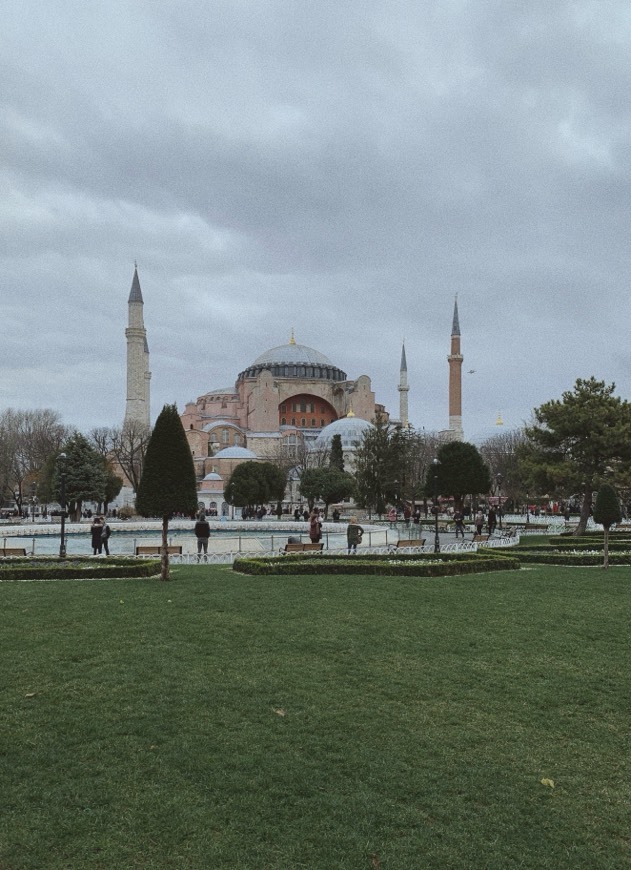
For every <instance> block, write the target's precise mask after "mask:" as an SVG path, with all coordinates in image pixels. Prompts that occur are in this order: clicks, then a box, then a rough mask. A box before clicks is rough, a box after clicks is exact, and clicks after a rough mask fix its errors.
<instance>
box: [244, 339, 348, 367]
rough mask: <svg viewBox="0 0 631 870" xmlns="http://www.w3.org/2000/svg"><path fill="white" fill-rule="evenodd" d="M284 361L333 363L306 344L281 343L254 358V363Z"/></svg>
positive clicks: (264, 363) (280, 362)
mask: <svg viewBox="0 0 631 870" xmlns="http://www.w3.org/2000/svg"><path fill="white" fill-rule="evenodd" d="M282 363H294V364H295V363H298V364H301V363H302V364H303V365H316V366H331V365H333V363H332V362H331V360H330V359H329V358H328V357H326V356H325V355H324V354H323V353H320V351H318V350H314V349H313V348H312V347H307V345H306V344H296V342H295V341H294V342H291V341H290V342H289V344H281V345H280V347H273V348H271V350H266V351H265V353H262V354H261V355H260V356H259V357H257V358H256V359H255V360H254V363H253V365H255V366H260V365H270V364H271V365H278V364H282Z"/></svg>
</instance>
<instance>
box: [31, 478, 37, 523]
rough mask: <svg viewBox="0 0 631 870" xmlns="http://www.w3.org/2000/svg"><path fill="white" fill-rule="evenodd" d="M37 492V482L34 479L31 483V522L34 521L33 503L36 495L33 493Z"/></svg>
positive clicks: (35, 500)
mask: <svg viewBox="0 0 631 870" xmlns="http://www.w3.org/2000/svg"><path fill="white" fill-rule="evenodd" d="M36 492H37V484H36V483H35V481H33V483H32V484H31V518H32V520H33V522H35V505H36V504H37V496H36V495H35V493H36Z"/></svg>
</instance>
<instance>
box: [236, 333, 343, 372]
mask: <svg viewBox="0 0 631 870" xmlns="http://www.w3.org/2000/svg"><path fill="white" fill-rule="evenodd" d="M265 370H268V371H270V372H271V373H272V374H273V375H274V377H276V378H297V379H303V380H314V379H315V380H325V381H345V380H346V372H343V371H342V370H341V369H338V367H337V366H336V365H334V364H333V363H332V362H331V360H330V359H329V358H328V357H327V356H325V355H324V354H323V353H320V351H318V350H314V349H313V348H312V347H307V345H306V344H296V341H295V339H294V337H293V335H292V337H291V339H290V340H289V342H288V343H287V344H281V345H280V346H279V347H273V348H271V349H270V350H266V351H265V353H262V354H261V355H260V356H258V357H257V358H256V359H255V360H254V362H253V363H252V365H250V366H249V367H248V368H247V369H245V371H243V372H241V374H240V375H239V378H238V380H239V381H241V380H243V379H244V378H256V377H258V376H259V374H260V373H261V372H262V371H265Z"/></svg>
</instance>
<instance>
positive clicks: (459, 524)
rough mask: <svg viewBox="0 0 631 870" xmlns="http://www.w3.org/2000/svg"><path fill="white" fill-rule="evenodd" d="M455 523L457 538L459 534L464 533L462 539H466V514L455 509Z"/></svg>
mask: <svg viewBox="0 0 631 870" xmlns="http://www.w3.org/2000/svg"><path fill="white" fill-rule="evenodd" d="M454 523H455V524H456V538H457V537H458V535H462V540H463V541H464V515H463V513H462V511H460V510H456V511H454Z"/></svg>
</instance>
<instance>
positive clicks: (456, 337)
mask: <svg viewBox="0 0 631 870" xmlns="http://www.w3.org/2000/svg"><path fill="white" fill-rule="evenodd" d="M447 359H448V361H449V434H450V437H451V439H452V440H453V441H464V432H463V431H462V360H463V356H462V354H461V353H460V323H459V321H458V296H456V301H455V302H454V319H453V325H452V327H451V353H450V354H449V356H448V357H447Z"/></svg>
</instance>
